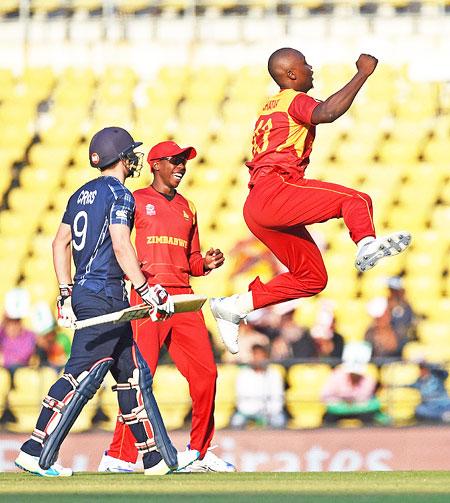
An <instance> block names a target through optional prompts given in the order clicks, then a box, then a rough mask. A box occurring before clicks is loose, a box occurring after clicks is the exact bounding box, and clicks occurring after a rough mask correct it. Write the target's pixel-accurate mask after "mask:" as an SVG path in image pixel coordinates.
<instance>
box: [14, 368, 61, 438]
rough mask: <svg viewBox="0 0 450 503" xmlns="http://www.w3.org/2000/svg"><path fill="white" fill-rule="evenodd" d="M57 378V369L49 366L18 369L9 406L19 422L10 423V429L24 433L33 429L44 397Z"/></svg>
mask: <svg viewBox="0 0 450 503" xmlns="http://www.w3.org/2000/svg"><path fill="white" fill-rule="evenodd" d="M56 379H57V374H56V371H55V370H53V369H51V368H49V367H44V368H42V369H34V368H29V367H22V368H19V369H17V370H16V372H15V374H14V389H13V390H11V392H10V393H9V406H10V408H11V412H12V413H13V414H14V416H15V417H16V419H17V422H16V423H10V424H8V429H9V430H12V431H16V432H22V433H30V432H31V431H33V429H34V426H35V423H36V419H37V415H38V413H39V410H40V408H41V402H42V399H43V398H44V396H45V395H46V394H47V392H48V389H49V388H50V386H51V385H52V384H53V383H54V382H55V381H56Z"/></svg>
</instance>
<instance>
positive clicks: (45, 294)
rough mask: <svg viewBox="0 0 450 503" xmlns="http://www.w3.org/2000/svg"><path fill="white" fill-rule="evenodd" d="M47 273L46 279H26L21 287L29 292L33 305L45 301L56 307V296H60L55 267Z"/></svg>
mask: <svg viewBox="0 0 450 503" xmlns="http://www.w3.org/2000/svg"><path fill="white" fill-rule="evenodd" d="M46 272H47V275H46V276H45V277H44V278H42V276H40V277H36V276H35V277H31V279H29V278H25V280H24V281H23V282H22V283H21V286H22V287H23V288H25V289H26V290H28V292H29V293H30V297H31V301H32V302H33V303H34V302H39V301H45V302H47V303H48V304H49V305H54V304H55V301H56V296H57V295H58V294H59V290H58V283H57V280H56V276H55V273H54V271H53V267H52V268H50V267H49V268H48V269H47V271H46Z"/></svg>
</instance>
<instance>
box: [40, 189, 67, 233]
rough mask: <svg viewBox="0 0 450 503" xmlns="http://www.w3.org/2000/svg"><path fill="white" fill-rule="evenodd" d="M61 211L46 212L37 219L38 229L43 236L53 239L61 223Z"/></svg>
mask: <svg viewBox="0 0 450 503" xmlns="http://www.w3.org/2000/svg"><path fill="white" fill-rule="evenodd" d="M66 201H68V198H67V200H66ZM63 211H64V210H60V211H56V210H55V211H46V212H45V213H44V214H43V215H42V217H41V218H40V219H39V228H40V229H41V231H42V233H43V234H44V235H45V236H48V237H51V238H53V237H54V236H55V235H56V232H57V230H58V228H59V226H60V224H61V221H62V217H63Z"/></svg>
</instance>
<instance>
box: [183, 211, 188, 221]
mask: <svg viewBox="0 0 450 503" xmlns="http://www.w3.org/2000/svg"><path fill="white" fill-rule="evenodd" d="M183 217H184V219H185V220H188V221H189V218H190V217H189V213H186V211H184V210H183Z"/></svg>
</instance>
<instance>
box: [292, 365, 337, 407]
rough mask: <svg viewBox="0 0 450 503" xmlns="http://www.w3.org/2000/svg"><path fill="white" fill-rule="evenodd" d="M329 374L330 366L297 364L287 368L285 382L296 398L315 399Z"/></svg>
mask: <svg viewBox="0 0 450 503" xmlns="http://www.w3.org/2000/svg"><path fill="white" fill-rule="evenodd" d="M330 372H331V369H330V366H329V365H327V364H325V363H297V364H294V365H292V366H291V367H290V368H289V370H288V374H287V381H288V384H289V387H290V389H293V390H295V392H296V395H297V396H298V397H300V398H303V399H305V400H308V399H316V398H319V397H320V393H321V391H322V388H323V385H324V384H325V381H326V380H327V378H328V376H329V375H330Z"/></svg>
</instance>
